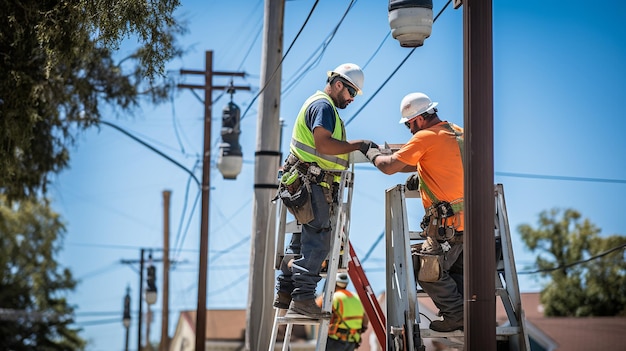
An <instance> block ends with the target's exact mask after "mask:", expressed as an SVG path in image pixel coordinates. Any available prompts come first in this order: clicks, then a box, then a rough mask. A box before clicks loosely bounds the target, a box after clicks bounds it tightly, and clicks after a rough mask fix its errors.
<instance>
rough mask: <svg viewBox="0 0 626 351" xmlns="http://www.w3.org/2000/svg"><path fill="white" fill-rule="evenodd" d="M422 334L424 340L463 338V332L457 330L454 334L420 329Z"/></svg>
mask: <svg viewBox="0 0 626 351" xmlns="http://www.w3.org/2000/svg"><path fill="white" fill-rule="evenodd" d="M420 333H421V335H422V337H423V338H452V337H461V338H462V337H463V335H464V334H463V331H462V330H455V331H452V332H447V333H442V332H438V331H434V330H432V329H420Z"/></svg>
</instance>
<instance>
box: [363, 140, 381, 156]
mask: <svg viewBox="0 0 626 351" xmlns="http://www.w3.org/2000/svg"><path fill="white" fill-rule="evenodd" d="M371 148H376V149H378V144H376V143H375V142H373V141H371V140H362V141H361V145H360V146H359V151H361V152H362V153H363V155H367V151H368V150H369V149H371Z"/></svg>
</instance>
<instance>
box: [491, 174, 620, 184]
mask: <svg viewBox="0 0 626 351" xmlns="http://www.w3.org/2000/svg"><path fill="white" fill-rule="evenodd" d="M495 174H496V175H499V176H503V177H516V178H534V179H550V180H569V181H576V182H594V183H619V184H626V180H624V179H606V178H585V177H570V176H552V175H542V174H529V173H510V172H495Z"/></svg>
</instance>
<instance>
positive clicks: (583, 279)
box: [518, 209, 626, 317]
mask: <svg viewBox="0 0 626 351" xmlns="http://www.w3.org/2000/svg"><path fill="white" fill-rule="evenodd" d="M559 216H560V217H559ZM538 224H539V225H538V227H537V228H532V227H531V226H530V225H527V224H522V225H520V226H519V227H518V231H519V232H520V233H521V235H522V240H523V241H524V242H525V243H526V245H527V246H528V248H529V249H530V250H531V251H533V252H535V251H537V252H538V256H537V260H536V263H537V266H538V267H539V270H540V271H541V272H542V273H541V274H542V276H544V277H546V276H548V277H550V282H549V283H547V285H546V286H545V289H544V290H543V291H542V292H541V303H542V304H543V305H544V308H545V314H546V315H547V316H570V317H583V316H615V315H626V263H625V262H624V250H623V248H624V245H626V237H624V236H620V235H611V236H608V237H601V236H599V233H600V229H598V228H597V227H595V226H594V225H593V224H592V223H591V222H590V221H589V220H588V219H584V220H581V215H580V213H578V212H577V211H575V210H572V209H567V210H564V211H561V210H558V209H552V210H551V211H549V212H548V211H543V212H541V213H540V215H539V222H538ZM615 248H621V249H619V250H612V249H615ZM609 251H610V252H609Z"/></svg>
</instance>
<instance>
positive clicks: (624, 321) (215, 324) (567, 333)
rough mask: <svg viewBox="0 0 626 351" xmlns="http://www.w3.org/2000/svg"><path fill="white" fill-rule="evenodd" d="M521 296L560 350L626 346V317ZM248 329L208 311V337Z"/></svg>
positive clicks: (241, 317)
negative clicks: (566, 312)
mask: <svg viewBox="0 0 626 351" xmlns="http://www.w3.org/2000/svg"><path fill="white" fill-rule="evenodd" d="M521 299H522V307H523V309H524V314H525V316H526V321H527V324H530V325H528V327H527V330H531V329H532V330H534V331H537V332H541V333H543V334H545V335H546V336H548V337H549V338H550V339H552V340H553V341H554V342H555V343H556V344H557V348H556V350H559V351H579V350H580V351H583V350H584V351H588V350H613V349H620V348H622V347H623V345H626V318H624V317H590V318H567V317H545V316H544V315H543V308H542V306H541V304H540V302H539V293H522V294H521ZM419 304H420V309H421V308H424V309H428V310H429V311H430V312H432V313H436V311H437V309H436V307H435V306H434V304H433V303H432V300H431V299H429V298H426V297H424V298H419ZM496 319H497V321H498V324H502V323H504V322H505V321H507V317H506V312H505V311H504V308H503V307H502V305H501V303H498V304H496ZM180 320H181V321H183V320H184V321H185V323H188V325H189V326H190V327H191V328H192V330H194V331H195V321H196V313H195V311H183V312H181V316H180ZM296 327H298V326H294V330H293V334H292V338H294V339H296V338H301V339H303V338H306V334H307V330H306V329H305V328H296ZM300 327H303V326H300ZM245 328H246V311H245V310H207V321H206V338H207V340H243V339H244V333H245ZM371 329H372V328H369V329H368V331H367V333H366V334H367V335H369V334H370V333H371V332H372V330H371ZM279 334H282V333H279ZM367 335H364V340H368V339H367ZM531 336H532V335H531ZM277 340H282V335H278V338H277ZM369 349H370V348H369V345H367V342H364V343H363V344H362V345H361V347H360V348H359V350H363V351H367V350H369Z"/></svg>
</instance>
